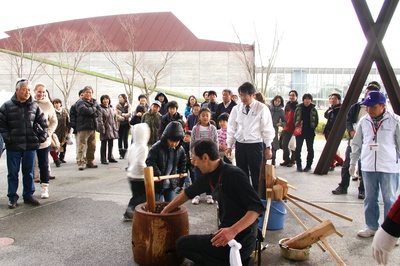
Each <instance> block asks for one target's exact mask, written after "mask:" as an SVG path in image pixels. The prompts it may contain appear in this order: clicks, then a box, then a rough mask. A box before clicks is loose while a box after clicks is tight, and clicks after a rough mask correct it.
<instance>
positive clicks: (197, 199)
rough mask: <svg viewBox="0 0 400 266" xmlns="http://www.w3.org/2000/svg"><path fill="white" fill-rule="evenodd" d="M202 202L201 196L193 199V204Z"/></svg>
mask: <svg viewBox="0 0 400 266" xmlns="http://www.w3.org/2000/svg"><path fill="white" fill-rule="evenodd" d="M199 203H200V196H196V197H194V198H193V199H192V204H194V205H198V204H199Z"/></svg>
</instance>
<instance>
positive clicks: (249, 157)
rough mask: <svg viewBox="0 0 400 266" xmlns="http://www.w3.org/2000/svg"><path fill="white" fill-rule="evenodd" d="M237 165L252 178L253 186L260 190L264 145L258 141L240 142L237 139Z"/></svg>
mask: <svg viewBox="0 0 400 266" xmlns="http://www.w3.org/2000/svg"><path fill="white" fill-rule="evenodd" d="M235 145H236V153H235V158H236V165H237V166H238V167H239V168H240V169H242V170H243V171H244V172H245V173H246V174H247V176H248V177H250V178H251V184H252V185H253V188H254V189H255V190H256V191H257V192H258V180H259V178H260V167H261V163H262V160H263V156H264V150H265V148H264V146H265V145H263V143H262V142H258V143H240V142H237V141H236V144H235Z"/></svg>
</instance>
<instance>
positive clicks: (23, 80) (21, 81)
mask: <svg viewBox="0 0 400 266" xmlns="http://www.w3.org/2000/svg"><path fill="white" fill-rule="evenodd" d="M27 81H29V79H20V80H18V81H17V83H15V86H17V85H18V83H24V82H27Z"/></svg>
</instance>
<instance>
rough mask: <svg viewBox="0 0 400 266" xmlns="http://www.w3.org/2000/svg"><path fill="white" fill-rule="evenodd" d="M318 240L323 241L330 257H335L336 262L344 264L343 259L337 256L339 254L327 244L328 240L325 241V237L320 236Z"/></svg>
mask: <svg viewBox="0 0 400 266" xmlns="http://www.w3.org/2000/svg"><path fill="white" fill-rule="evenodd" d="M319 240H321V241H322V243H324V245H325V247H326V248H327V249H328V251H329V253H331V255H332V257H334V258H335V260H336V261H337V263H338V264H339V265H341V266H346V264H345V263H344V261H343V260H342V259H341V258H340V257H339V255H338V254H337V253H336V251H335V250H334V249H333V248H332V246H331V245H329V243H328V241H326V238H325V237H320V238H319Z"/></svg>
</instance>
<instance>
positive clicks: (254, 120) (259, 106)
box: [226, 99, 275, 148]
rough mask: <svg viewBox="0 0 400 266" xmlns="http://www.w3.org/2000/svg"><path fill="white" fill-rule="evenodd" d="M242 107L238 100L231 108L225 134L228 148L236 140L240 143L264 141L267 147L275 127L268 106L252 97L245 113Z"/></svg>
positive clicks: (273, 134) (273, 135)
mask: <svg viewBox="0 0 400 266" xmlns="http://www.w3.org/2000/svg"><path fill="white" fill-rule="evenodd" d="M244 109H245V107H244V104H243V103H242V102H240V103H239V104H238V105H235V106H234V107H233V108H232V111H231V113H230V115H229V119H228V129H227V135H226V143H227V145H228V148H232V146H233V145H234V144H235V142H236V141H238V142H240V143H257V142H264V143H265V145H266V146H267V147H270V146H271V142H272V140H273V139H274V137H275V129H274V125H273V123H272V117H271V112H270V110H269V108H268V107H267V106H266V105H265V104H263V103H261V102H259V101H257V100H255V99H253V101H252V103H251V104H250V112H249V113H248V114H247V115H246V113H245V110H244Z"/></svg>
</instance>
